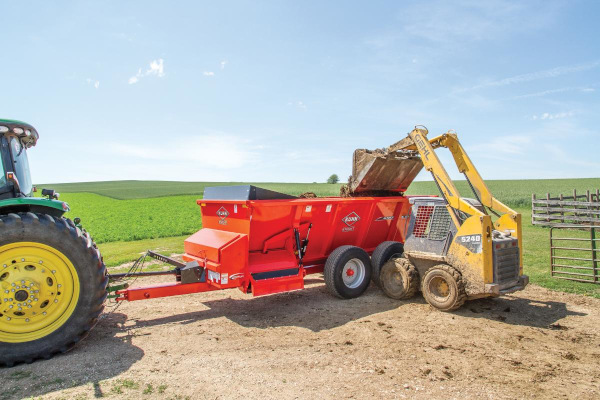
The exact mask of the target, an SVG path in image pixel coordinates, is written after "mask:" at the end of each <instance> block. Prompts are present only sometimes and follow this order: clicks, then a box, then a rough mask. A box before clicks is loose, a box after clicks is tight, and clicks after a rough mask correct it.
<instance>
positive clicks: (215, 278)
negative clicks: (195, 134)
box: [116, 186, 411, 301]
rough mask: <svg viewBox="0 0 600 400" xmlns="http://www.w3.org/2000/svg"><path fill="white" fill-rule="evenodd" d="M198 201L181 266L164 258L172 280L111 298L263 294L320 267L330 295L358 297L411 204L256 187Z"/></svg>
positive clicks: (397, 237)
mask: <svg viewBox="0 0 600 400" xmlns="http://www.w3.org/2000/svg"><path fill="white" fill-rule="evenodd" d="M198 205H199V206H200V208H201V210H202V222H203V228H202V229H201V230H199V231H198V232H196V233H195V234H193V235H192V236H190V237H189V238H188V239H186V240H185V254H184V255H183V259H184V261H186V262H187V263H185V264H183V263H178V262H177V261H174V260H170V259H167V258H164V259H163V260H164V261H167V262H170V263H171V264H174V265H175V266H176V268H175V269H174V270H172V271H169V272H170V273H173V274H175V275H176V277H177V280H176V281H175V282H173V283H167V284H160V285H153V286H145V287H136V288H127V289H122V290H119V291H117V292H116V294H117V295H118V297H117V300H118V301H121V300H130V301H132V300H143V299H150V298H156V297H164V296H173V295H178V294H186V293H196V292H205V291H211V290H219V289H230V288H239V289H240V290H241V291H243V292H244V293H252V294H253V295H254V296H259V295H266V294H272V293H278V292H284V291H290V290H298V289H302V288H304V277H305V276H306V275H308V274H314V273H319V272H324V275H325V282H326V284H327V287H328V288H329V290H330V291H331V292H332V293H334V294H335V295H336V296H339V297H342V298H353V297H357V296H359V295H361V294H362V293H363V292H364V291H365V290H366V288H367V286H368V285H369V282H370V280H371V277H372V275H373V268H372V262H371V258H370V257H369V254H370V253H372V252H373V251H374V250H375V249H376V248H378V246H379V247H380V248H381V247H382V246H383V247H385V248H386V250H387V251H388V252H389V251H394V252H395V253H398V254H401V253H402V245H401V243H403V242H404V239H405V238H404V233H405V232H406V228H407V223H408V222H409V216H410V209H411V206H410V204H409V199H408V198H407V197H403V196H394V197H348V198H341V197H325V198H296V197H293V196H289V195H286V194H282V193H277V192H273V191H270V190H266V189H262V188H259V187H255V186H221V187H212V188H206V191H205V194H204V198H203V199H201V200H198ZM151 255H154V254H151ZM391 255H392V254H389V256H391ZM157 257H161V256H160V255H157ZM387 258H389V257H387ZM382 261H383V260H382ZM385 261H387V259H386V260H385ZM374 267H375V269H376V270H377V272H378V269H379V267H380V265H377V266H374Z"/></svg>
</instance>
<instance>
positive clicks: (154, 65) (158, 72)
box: [127, 58, 165, 85]
mask: <svg viewBox="0 0 600 400" xmlns="http://www.w3.org/2000/svg"><path fill="white" fill-rule="evenodd" d="M147 76H156V77H158V78H162V77H164V76H165V64H164V60H163V59H162V58H159V59H157V60H152V61H150V68H148V69H147V70H146V71H145V72H142V69H141V68H139V69H138V72H137V74H135V75H134V76H132V77H131V78H129V79H128V80H127V83H129V84H130V85H133V84H134V83H138V82H139V81H140V79H142V78H145V77H147Z"/></svg>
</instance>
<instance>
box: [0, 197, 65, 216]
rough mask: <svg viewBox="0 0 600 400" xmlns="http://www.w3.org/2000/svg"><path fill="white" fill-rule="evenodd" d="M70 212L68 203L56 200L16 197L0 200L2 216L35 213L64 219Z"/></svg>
mask: <svg viewBox="0 0 600 400" xmlns="http://www.w3.org/2000/svg"><path fill="white" fill-rule="evenodd" d="M69 210H70V208H69V205H68V204H67V203H66V202H64V201H59V200H54V199H44V198H39V197H15V198H11V199H3V200H0V214H10V213H19V212H33V213H39V214H48V215H50V216H52V217H62V216H63V215H64V213H66V212H67V211H69Z"/></svg>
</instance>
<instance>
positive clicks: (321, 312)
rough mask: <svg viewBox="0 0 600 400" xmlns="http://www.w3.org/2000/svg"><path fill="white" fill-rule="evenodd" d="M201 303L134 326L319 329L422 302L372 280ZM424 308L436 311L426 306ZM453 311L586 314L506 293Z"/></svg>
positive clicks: (545, 323) (541, 321) (529, 316)
mask: <svg viewBox="0 0 600 400" xmlns="http://www.w3.org/2000/svg"><path fill="white" fill-rule="evenodd" d="M322 282H323V280H320V279H312V280H310V281H308V280H307V284H309V283H322ZM202 304H203V305H204V306H205V307H208V308H209V309H208V310H201V311H194V312H189V313H183V314H177V315H169V316H165V317H160V318H155V319H146V320H138V321H136V323H135V326H134V327H135V328H142V327H151V326H156V325H163V324H172V323H179V324H189V323H193V322H196V321H202V320H209V319H213V318H220V317H225V318H227V319H229V320H231V321H233V322H235V323H237V324H239V325H241V326H244V327H248V328H259V329H267V328H272V327H300V328H306V329H309V330H311V331H313V332H319V331H322V330H328V329H332V328H336V327H339V326H342V325H345V324H347V323H348V322H351V321H354V320H358V319H361V318H364V317H367V316H369V315H374V314H379V313H382V312H386V311H390V310H394V309H397V308H399V307H411V305H414V304H420V305H425V304H426V303H425V300H424V299H423V297H422V296H420V295H419V296H416V297H414V298H413V299H410V300H408V301H400V300H393V299H390V298H388V297H386V296H385V295H384V294H383V293H382V292H381V291H380V290H379V289H378V288H377V287H375V286H374V285H371V287H370V288H369V289H368V290H367V292H366V293H365V294H364V295H363V296H361V297H359V298H356V299H351V300H341V299H338V298H335V297H333V296H331V295H330V294H329V292H328V291H327V289H326V288H325V286H324V285H318V286H312V287H309V288H307V289H304V290H301V291H297V292H290V293H280V294H276V295H272V296H264V297H255V298H253V297H250V296H248V297H247V298H244V299H233V298H224V299H218V300H210V301H203V302H202ZM415 312H423V310H422V309H420V310H419V311H417V310H415ZM426 312H439V311H437V310H435V309H433V308H432V307H430V306H427V311H426ZM455 315H458V316H462V317H466V318H486V319H489V320H494V321H500V322H503V323H507V324H512V325H523V326H531V327H537V328H548V329H559V328H560V326H558V327H557V326H555V324H556V322H557V321H559V320H561V319H563V318H565V317H567V316H570V315H577V316H585V315H586V314H584V313H578V312H574V311H570V310H568V309H567V306H566V304H565V303H562V302H556V301H537V300H531V299H528V298H523V297H515V296H505V297H499V298H486V299H478V300H472V301H467V302H466V303H465V305H464V306H463V307H462V308H461V309H459V310H458V311H456V312H455Z"/></svg>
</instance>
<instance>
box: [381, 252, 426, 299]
mask: <svg viewBox="0 0 600 400" xmlns="http://www.w3.org/2000/svg"><path fill="white" fill-rule="evenodd" d="M380 279H381V290H383V292H384V293H385V294H386V295H387V296H388V297H391V298H392V299H396V300H404V299H410V298H411V297H413V296H414V295H415V294H416V293H417V292H418V291H419V272H418V271H417V269H416V268H415V266H414V265H413V264H412V263H411V262H410V261H409V260H408V259H407V258H404V257H400V258H394V259H392V260H389V261H388V262H386V263H385V264H384V265H383V268H381V276H380Z"/></svg>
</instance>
